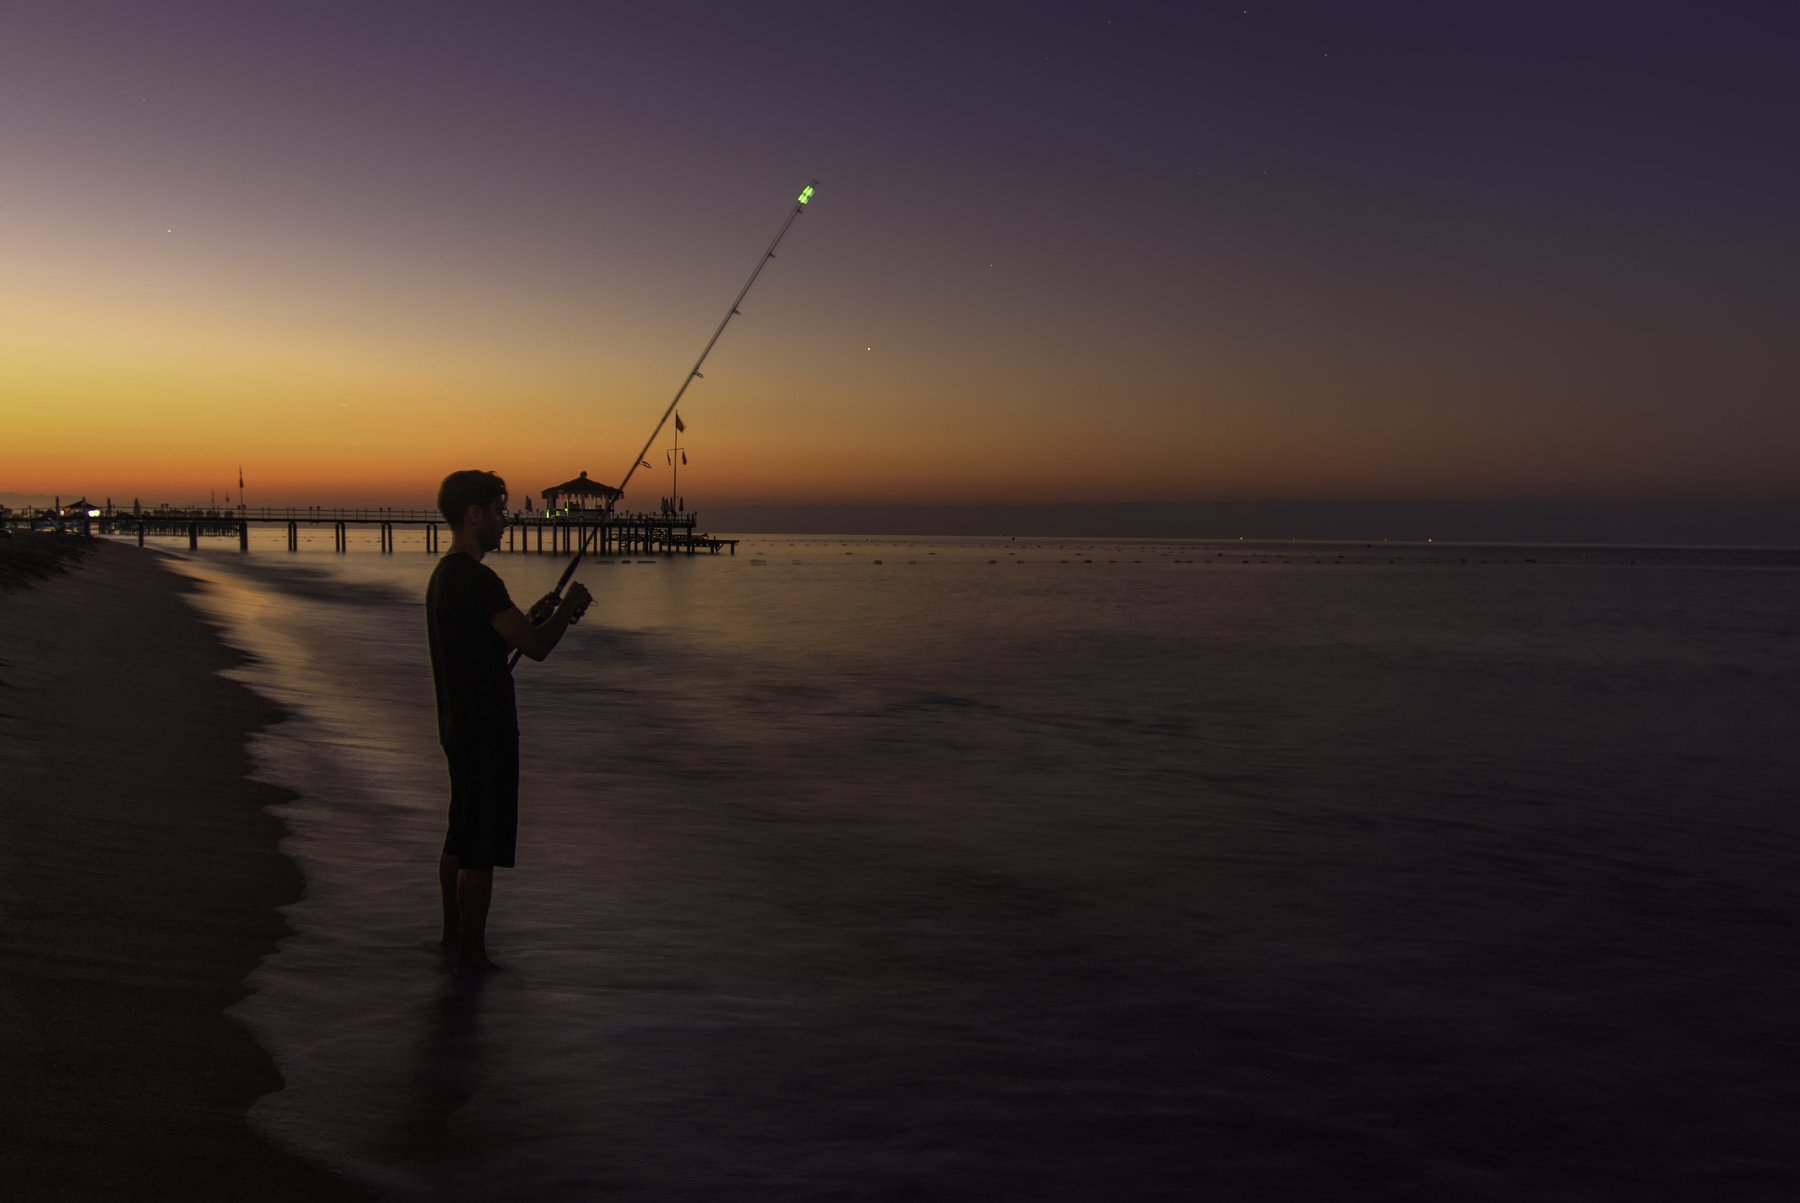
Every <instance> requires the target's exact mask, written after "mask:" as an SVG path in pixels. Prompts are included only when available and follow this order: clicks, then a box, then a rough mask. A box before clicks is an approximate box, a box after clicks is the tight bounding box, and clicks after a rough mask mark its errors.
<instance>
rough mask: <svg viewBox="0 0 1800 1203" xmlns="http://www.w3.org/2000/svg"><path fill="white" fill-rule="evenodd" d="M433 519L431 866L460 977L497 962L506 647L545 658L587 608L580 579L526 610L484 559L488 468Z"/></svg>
mask: <svg viewBox="0 0 1800 1203" xmlns="http://www.w3.org/2000/svg"><path fill="white" fill-rule="evenodd" d="M438 512H439V513H441V514H443V516H444V521H445V522H447V523H449V525H450V529H451V531H452V532H453V537H452V539H451V542H450V551H449V553H448V554H447V555H445V556H444V558H443V559H441V560H439V561H438V565H437V568H436V569H435V570H434V571H433V572H432V574H431V583H430V585H428V586H427V587H426V590H425V620H426V625H427V628H428V630H429V633H430V638H431V675H432V678H433V680H434V681H435V683H436V685H437V713H438V739H439V742H441V743H442V744H443V746H444V755H445V757H446V758H447V759H448V760H449V762H450V826H449V832H448V834H447V835H446V836H445V838H444V851H443V855H442V856H441V857H439V859H438V886H439V889H440V892H441V893H442V895H443V903H444V935H443V939H442V942H441V947H442V948H443V950H444V951H445V952H446V953H454V954H455V955H456V958H457V971H458V972H459V973H483V972H486V971H488V970H491V969H495V968H497V966H496V965H495V964H494V963H493V962H492V961H490V960H489V959H488V955H487V915H488V904H489V902H490V901H491V900H492V898H493V891H494V870H495V869H496V868H507V869H510V868H512V866H513V849H514V843H515V840H516V837H517V834H518V826H519V717H518V711H517V709H516V707H515V705H514V702H513V680H512V672H511V670H510V668H509V667H508V665H507V653H508V651H509V650H510V649H514V648H516V649H517V650H518V651H520V652H522V653H524V654H525V655H527V656H530V657H531V658H532V659H533V660H542V659H543V658H544V657H546V656H548V655H549V654H550V651H551V649H552V648H554V647H555V646H556V645H557V643H558V642H559V641H560V640H561V639H562V637H563V632H564V631H566V630H568V629H569V627H570V626H571V625H572V624H574V623H575V622H576V621H578V620H579V619H580V618H581V616H582V614H583V613H584V612H586V610H587V608H588V605H589V603H590V602H592V601H593V597H592V595H590V594H589V593H588V591H587V589H586V587H584V586H583V585H582V584H581V583H580V582H579V581H576V582H574V583H572V584H570V585H569V587H568V592H567V594H566V595H565V596H563V597H561V598H560V599H559V598H558V597H557V596H556V594H555V593H554V592H552V593H547V594H545V595H544V596H543V597H542V598H539V599H538V602H537V604H536V605H534V606H532V607H531V612H530V613H529V614H522V613H520V612H519V608H518V607H517V606H515V605H513V602H512V598H510V597H508V596H507V593H506V586H505V584H503V583H502V582H501V580H500V577H499V576H498V575H497V574H496V573H495V572H494V570H493V569H492V568H489V567H487V566H486V565H485V564H483V563H482V562H481V559H482V557H483V556H485V555H486V554H487V553H488V552H490V551H494V550H496V549H497V548H498V547H499V546H500V532H501V531H503V530H505V529H506V525H507V515H506V482H505V481H503V480H501V479H500V477H499V476H497V475H495V474H494V473H492V472H481V471H477V470H475V469H469V470H466V471H462V472H452V473H451V474H450V475H448V476H446V477H445V478H444V483H443V485H442V486H441V487H440V488H439V489H438Z"/></svg>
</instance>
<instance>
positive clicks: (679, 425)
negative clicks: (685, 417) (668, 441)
mask: <svg viewBox="0 0 1800 1203" xmlns="http://www.w3.org/2000/svg"><path fill="white" fill-rule="evenodd" d="M675 433H676V434H686V433H687V423H686V422H683V421H682V420H681V415H680V414H676V415H675Z"/></svg>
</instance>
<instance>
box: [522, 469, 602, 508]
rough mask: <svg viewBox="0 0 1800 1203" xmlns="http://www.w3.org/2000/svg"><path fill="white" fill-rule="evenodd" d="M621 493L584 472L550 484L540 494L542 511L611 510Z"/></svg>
mask: <svg viewBox="0 0 1800 1203" xmlns="http://www.w3.org/2000/svg"><path fill="white" fill-rule="evenodd" d="M622 495H623V494H621V493H620V492H619V490H617V489H615V488H613V487H612V486H611V485H603V484H601V483H600V482H599V481H597V480H589V479H588V474H587V473H586V472H583V473H582V474H581V475H580V476H577V477H576V478H575V479H574V480H565V481H563V482H562V483H561V484H559V485H551V486H550V487H549V488H547V489H545V490H544V491H543V493H542V494H540V496H542V497H543V499H544V512H545V513H548V514H554V513H558V512H565V511H569V510H611V509H612V507H613V503H614V502H615V501H617V500H618V499H619V498H620V497H621V496H622Z"/></svg>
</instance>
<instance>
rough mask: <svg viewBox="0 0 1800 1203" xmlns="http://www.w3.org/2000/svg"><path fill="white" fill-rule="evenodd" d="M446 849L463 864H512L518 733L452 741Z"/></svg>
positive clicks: (447, 752) (516, 821)
mask: <svg viewBox="0 0 1800 1203" xmlns="http://www.w3.org/2000/svg"><path fill="white" fill-rule="evenodd" d="M444 756H445V758H446V759H448V760H449V762H450V830H449V832H448V833H447V834H446V835H445V836H444V851H445V852H447V853H448V854H450V855H451V856H454V857H455V858H456V859H457V861H458V862H459V864H460V865H461V867H462V868H464V869H493V868H501V869H510V868H512V867H513V849H514V845H515V844H516V843H517V842H518V838H519V737H518V736H516V735H514V736H510V737H506V738H502V739H496V740H482V741H481V742H480V743H472V744H453V745H451V746H450V747H447V748H445V749H444Z"/></svg>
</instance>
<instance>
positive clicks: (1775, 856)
mask: <svg viewBox="0 0 1800 1203" xmlns="http://www.w3.org/2000/svg"><path fill="white" fill-rule="evenodd" d="M178 555H179V562H180V564H181V566H182V568H183V570H184V571H187V572H189V573H191V574H192V575H194V576H197V577H198V578H200V579H201V580H202V581H203V582H204V583H205V589H204V591H203V593H202V594H201V597H200V601H201V604H202V606H203V608H204V609H205V610H206V611H207V612H208V613H209V614H210V615H211V616H213V617H214V618H215V619H216V620H217V621H220V622H222V623H223V624H224V625H225V627H226V630H227V634H228V637H229V638H230V639H231V640H232V641H233V642H234V643H236V644H238V645H239V646H241V647H243V648H244V649H245V650H247V651H248V652H250V653H251V654H252V655H253V656H254V661H253V662H252V663H251V664H250V665H249V666H248V667H246V668H244V669H243V670H241V676H242V677H243V679H245V680H246V681H248V682H249V683H250V684H251V685H253V686H254V687H255V688H257V689H258V690H261V691H264V692H266V693H267V694H269V695H270V696H272V697H274V698H275V699H277V700H279V701H281V702H283V703H286V704H287V705H288V706H289V707H290V708H291V709H292V710H293V717H292V718H291V719H290V720H288V721H286V722H284V723H282V724H280V725H279V726H277V727H275V728H273V729H271V730H270V731H268V732H266V733H265V734H264V735H263V736H261V737H260V738H259V740H258V743H257V746H256V756H257V762H258V764H259V765H260V775H261V776H262V777H263V778H265V779H266V780H269V781H271V782H275V783H278V784H280V785H282V786H285V787H287V788H288V789H289V790H291V791H293V793H294V794H295V795H296V797H295V799H294V800H293V801H292V802H291V803H290V804H288V805H287V806H285V807H283V808H281V813H282V815H283V817H284V818H285V819H286V821H287V823H288V826H289V828H290V829H291V831H292V832H293V835H292V837H291V838H290V839H289V840H288V843H287V850H288V852H289V853H290V854H291V855H292V856H293V857H294V858H295V859H296V860H297V861H298V862H299V864H300V865H301V867H302V869H303V870H304V872H305V875H306V879H307V894H306V898H305V900H304V901H303V902H301V903H299V904H298V905H296V906H294V907H293V908H291V911H290V916H289V917H290V920H291V922H292V924H293V925H294V927H295V929H296V934H295V935H294V936H293V937H292V938H290V939H288V940H287V941H286V942H285V943H284V944H283V945H282V946H281V949H280V951H279V952H278V953H277V954H276V955H274V956H273V957H272V958H270V959H269V960H268V961H267V962H266V963H265V964H264V966H263V967H262V968H261V969H260V970H259V971H258V972H257V973H256V975H255V976H254V978H253V979H252V980H253V985H254V986H255V993H254V994H253V995H252V996H251V997H250V998H249V999H248V1000H247V1001H246V1002H245V1003H244V1004H243V1005H242V1006H241V1008H240V1009H239V1012H238V1015H239V1017H240V1018H241V1019H242V1020H243V1022H245V1023H246V1024H247V1025H249V1027H250V1029H251V1030H252V1031H253V1032H254V1033H255V1034H256V1036H257V1038H258V1039H259V1040H260V1041H261V1042H262V1043H263V1044H264V1045H266V1046H267V1047H268V1048H269V1049H270V1050H271V1051H272V1053H273V1054H274V1056H275V1058H276V1060H277V1062H278V1064H279V1066H280V1068H281V1071H282V1073H283V1075H284V1076H285V1079H286V1083H287V1084H286V1087H285V1088H284V1089H283V1090H281V1091H280V1092H279V1093H277V1094H274V1095H271V1096H269V1097H267V1098H265V1099H263V1100H262V1101H261V1102H260V1103H259V1104H258V1105H257V1107H256V1109H255V1111H254V1112H253V1116H252V1119H253V1122H254V1123H255V1124H256V1125H257V1126H258V1127H259V1128H260V1129H262V1130H263V1131H265V1132H267V1133H268V1134H270V1135H271V1136H272V1137H273V1138H274V1139H275V1140H277V1141H278V1142H280V1143H281V1144H283V1145H286V1146H289V1147H291V1148H293V1149H295V1150H296V1151H298V1152H299V1153H301V1154H303V1155H304V1156H307V1157H309V1158H312V1159H314V1160H317V1161H320V1162H323V1163H325V1164H328V1165H331V1166H333V1167H336V1168H338V1169H340V1170H342V1171H344V1172H345V1173H347V1174H348V1175H350V1176H351V1177H353V1178H355V1179H357V1180H359V1181H362V1182H365V1183H367V1184H369V1185H370V1186H372V1187H373V1188H375V1189H376V1190H377V1191H378V1192H379V1193H381V1194H382V1195H384V1196H387V1197H391V1198H396V1199H413V1198H451V1199H463V1198H467V1199H486V1198H493V1197H521V1198H522V1197H532V1198H547V1199H571V1200H573V1199H595V1198H608V1199H621V1200H638V1199H643V1200H651V1199H657V1200H663V1199H667V1200H739V1199H743V1200H811V1199H833V1200H889V1199H931V1200H938V1199H943V1200H974V1199H982V1200H997V1199H1005V1200H1015V1199H1016V1200H1038V1201H1041V1200H1163V1199H1182V1200H1189V1199H1223V1200H1232V1199H1285V1198H1308V1199H1339V1198H1344V1199H1356V1198H1381V1199H1419V1200H1456V1199H1492V1200H1518V1199H1532V1200H1559V1199H1569V1200H1576V1199H1579V1200H1590V1199H1666V1198H1683V1199H1701V1198H1719V1199H1746V1198H1770V1199H1775V1198H1793V1197H1795V1196H1796V1194H1800V1155H1797V1154H1796V1152H1795V1150H1796V1144H1795V1136H1794V1134H1795V1132H1796V1131H1800V811H1797V808H1796V803H1797V802H1800V789H1797V787H1796V783H1797V782H1800V738H1796V726H1797V725H1800V724H1797V722H1796V720H1797V719H1800V685H1797V683H1796V681H1797V678H1796V670H1800V622H1797V621H1796V613H1797V609H1800V555H1796V554H1794V553H1772V552H1763V553H1756V552H1679V551H1656V550H1642V549H1632V550H1594V549H1589V550H1585V551H1583V550H1580V549H1566V548H1559V549H1531V548H1468V547H1446V546H1430V547H1418V546H1407V547H1401V546H1391V547H1390V546H1388V545H1384V544H1376V545H1373V546H1368V545H1364V544H1332V545H1302V544H1240V543H1232V544H1212V543H1187V544H1180V543H1167V542H1156V543H1150V542H1146V543H1120V544H1097V543H1090V542H1055V541H1045V540H1037V541H1030V542H1026V541H1017V542H1015V541H1010V540H978V539H971V540H940V541H926V540H918V541H911V542H908V541H898V540H880V541H875V540H855V539H847V538H841V537H829V538H828V537H817V538H798V537H787V536H752V537H750V538H748V539H747V540H746V541H745V543H744V544H743V545H742V546H740V548H739V550H738V554H737V555H736V556H735V557H717V558H715V557H697V558H693V559H683V558H671V559H660V560H657V561H654V562H647V561H646V560H640V559H634V560H633V561H632V562H624V561H617V560H615V561H614V562H610V563H607V562H593V561H590V562H589V563H588V564H587V565H585V566H584V567H583V570H582V572H581V574H580V575H581V579H583V580H584V581H586V582H587V583H588V584H589V586H590V587H591V588H592V589H593V591H594V594H595V595H596V597H597V599H598V601H597V603H596V605H595V607H594V609H593V610H592V611H591V613H590V615H589V618H588V619H587V621H586V622H584V623H583V624H582V625H581V626H579V627H577V628H575V629H574V630H573V631H572V632H571V633H570V635H569V636H568V637H567V638H566V639H565V641H564V643H563V645H562V647H561V648H560V649H559V650H558V651H557V652H556V654H555V655H554V656H553V657H552V658H551V659H550V660H549V661H548V662H546V663H543V664H536V663H532V662H529V661H527V662H525V663H522V664H521V665H520V667H519V670H518V680H519V699H520V710H521V722H522V726H523V728H524V735H523V746H524V754H525V769H524V782H523V794H524V802H523V822H522V831H521V846H520V860H519V867H518V868H517V869H516V870H513V871H511V872H503V873H502V874H501V875H500V878H499V881H498V883H497V885H496V889H495V903H494V916H493V921H492V926H491V930H490V936H489V941H490V947H491V948H492V949H493V951H494V955H495V957H496V959H497V960H499V961H501V962H502V963H503V964H504V965H505V966H506V970H505V972H504V973H502V974H500V975H498V976H497V977H494V978H491V979H487V980H484V981H483V982H481V983H480V984H479V985H475V986H470V985H466V984H459V982H458V981H457V980H456V979H454V978H453V977H451V976H450V975H448V974H447V973H446V972H445V969H444V966H443V965H442V964H441V962H440V960H439V958H438V956H437V954H436V952H435V948H434V945H435V940H436V936H437V925H438V902H437V896H436V888H437V887H436V882H435V870H436V859H437V853H438V849H439V847H440V842H441V839H442V826H443V809H444V804H445V793H446V784H445V772H444V768H443V760H442V756H441V753H440V752H439V750H438V748H437V746H436V743H435V727H434V721H433V711H432V689H431V675H430V667H429V664H428V661H427V656H426V648H425V631H424V606H423V593H424V587H425V581H426V577H427V576H428V575H429V572H430V570H431V567H432V565H433V563H434V561H435V557H434V556H431V555H427V554H425V553H424V552H423V551H422V550H420V548H419V546H418V544H417V542H416V541H413V542H407V541H405V540H404V539H403V542H402V546H401V550H400V551H399V552H398V553H397V554H393V555H381V554H379V553H378V552H377V551H376V550H375V548H374V546H373V544H372V543H371V544H370V545H369V546H366V547H361V546H359V547H356V548H354V549H353V550H352V551H351V552H350V553H349V554H347V555H337V554H334V553H333V552H332V551H331V549H330V544H329V540H328V538H326V539H322V540H320V541H316V542H314V543H312V544H310V545H308V546H305V547H303V549H302V550H301V551H300V552H299V553H295V554H290V553H288V552H286V551H285V550H283V549H282V534H281V533H280V532H275V533H274V534H273V535H272V536H271V538H270V539H269V541H268V543H267V544H266V545H262V546H258V547H257V549H256V550H254V551H253V552H252V553H251V554H250V555H248V556H244V555H241V554H240V553H238V552H237V551H236V550H235V547H232V548H231V549H230V550H226V549H224V548H223V547H221V548H219V549H214V550H202V551H200V552H198V553H189V552H187V551H186V550H185V547H182V548H180V549H179V550H178ZM488 562H489V564H490V565H492V566H493V567H494V568H496V569H497V570H498V571H499V572H500V574H501V575H502V577H504V578H505V580H506V581H507V583H508V585H509V587H510V588H511V591H512V594H513V597H514V599H515V600H516V601H519V602H520V603H521V604H522V605H524V604H529V602H530V601H531V600H533V599H534V598H536V597H537V596H538V595H540V594H541V593H543V592H544V591H545V590H546V589H547V588H548V587H549V586H550V584H551V583H552V582H553V580H554V578H555V576H556V575H557V573H558V572H559V571H560V569H561V567H562V564H563V561H562V560H561V559H559V558H554V557H550V556H536V555H523V554H519V555H508V554H505V553H497V554H495V555H493V556H490V557H489V560H488Z"/></svg>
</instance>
